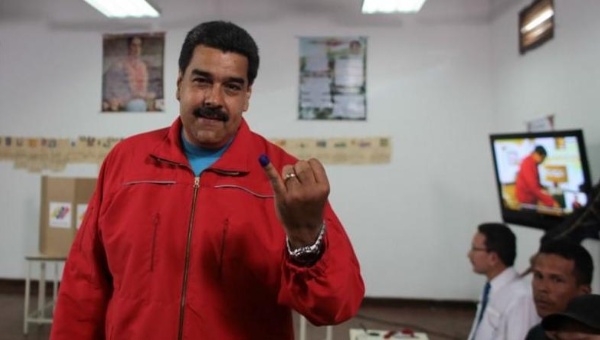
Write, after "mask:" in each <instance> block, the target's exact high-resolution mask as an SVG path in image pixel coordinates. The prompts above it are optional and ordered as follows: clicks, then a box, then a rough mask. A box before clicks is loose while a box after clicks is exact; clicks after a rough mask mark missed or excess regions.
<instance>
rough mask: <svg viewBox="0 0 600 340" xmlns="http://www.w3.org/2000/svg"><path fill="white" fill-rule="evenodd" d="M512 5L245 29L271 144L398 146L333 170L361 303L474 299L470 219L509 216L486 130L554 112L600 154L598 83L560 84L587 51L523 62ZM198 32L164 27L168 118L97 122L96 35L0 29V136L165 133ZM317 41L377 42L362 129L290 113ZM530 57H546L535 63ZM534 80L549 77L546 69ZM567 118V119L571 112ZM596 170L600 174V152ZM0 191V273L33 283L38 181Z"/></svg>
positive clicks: (8, 173) (526, 245)
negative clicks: (476, 16)
mask: <svg viewBox="0 0 600 340" xmlns="http://www.w3.org/2000/svg"><path fill="white" fill-rule="evenodd" d="M564 2H566V0H565V1H557V6H559V7H560V8H559V9H562V7H567V6H565V5H564V4H563V3H564ZM570 2H571V1H570ZM578 2H579V4H578V5H574V7H575V8H580V9H581V8H584V9H585V8H586V7H585V6H592V5H593V2H594V0H589V1H581V0H578ZM593 6H594V7H595V8H597V7H598V5H593ZM514 7H515V8H513V9H511V10H510V11H508V12H507V13H505V14H504V15H503V16H502V17H500V18H498V19H496V20H495V21H494V22H493V23H492V24H491V25H486V24H481V25H476V24H470V25H458V24H445V25H438V26H425V25H420V24H419V23H418V22H409V23H406V24H405V25H403V26H401V27H392V26H352V25H351V24H348V25H343V26H342V25H341V24H338V23H334V22H331V21H329V20H327V19H326V18H319V17H310V18H308V17H299V16H289V17H286V18H280V19H279V20H275V21H270V22H265V23H256V22H254V23H244V22H240V24H242V26H244V27H246V28H247V29H248V30H249V31H250V33H251V34H253V35H254V36H255V38H256V40H257V42H258V44H259V46H260V48H261V55H262V63H261V64H262V66H261V69H260V70H259V76H258V78H257V81H256V84H255V87H254V92H253V98H252V102H251V107H250V111H249V112H248V113H247V116H246V117H247V118H248V120H249V122H250V125H251V126H252V127H253V128H254V129H255V130H256V131H258V132H260V133H262V134H264V135H265V136H267V137H301V136H302V137H304V136H305V137H315V136H319V137H320V136H380V135H389V136H392V137H393V144H394V145H393V147H394V151H393V157H392V162H391V163H390V164H387V165H376V166H372V165H365V166H328V167H327V170H328V174H329V176H330V178H331V183H332V195H331V200H332V203H333V205H334V207H335V209H336V211H337V212H338V214H339V215H340V218H341V219H342V221H343V222H345V225H346V228H347V231H348V233H349V235H350V237H351V239H352V241H353V243H354V246H355V249H356V252H357V253H358V256H359V259H360V261H361V264H362V270H363V276H364V278H365V281H366V284H367V295H369V296H372V297H405V298H428V299H458V300H465V299H475V298H476V297H477V295H478V293H479V289H480V286H481V284H482V282H483V278H482V277H481V276H477V275H474V274H472V273H471V268H470V264H469V262H468V260H467V258H466V252H467V249H468V248H469V246H470V241H471V236H472V234H473V232H474V230H475V227H476V225H477V224H479V223H481V222H483V221H498V220H499V218H500V214H499V211H498V203H497V198H496V188H495V185H494V180H493V170H492V164H491V163H492V160H491V155H490V151H489V145H488V134H489V133H490V132H492V131H501V130H502V131H503V130H506V131H509V130H520V129H522V128H523V122H524V121H525V120H527V119H529V115H531V116H533V117H536V116H539V115H542V114H546V113H548V111H550V112H556V113H557V114H558V117H559V119H558V126H559V127H563V126H564V127H584V128H585V133H586V141H587V142H588V146H589V152H590V153H592V148H593V147H594V145H596V148H598V145H599V144H600V143H599V142H600V135H599V134H600V131H599V130H598V129H596V130H595V132H594V129H593V126H594V125H593V124H595V126H596V127H597V126H598V118H597V117H596V118H592V117H593V116H592V114H591V112H592V110H593V107H594V106H593V103H592V98H593V97H592V90H591V89H593V88H594V87H593V86H592V85H593V84H592V83H591V82H593V81H597V80H586V81H585V85H586V86H589V87H590V90H589V91H588V90H586V89H583V88H582V90H585V91H588V92H586V93H587V94H588V95H589V96H584V95H582V94H581V93H580V92H578V91H576V89H573V88H571V87H569V86H568V85H566V83H565V79H569V80H570V81H571V78H572V77H575V80H576V81H579V80H581V82H584V80H583V79H584V77H585V79H588V77H589V78H593V76H592V75H589V73H591V72H593V71H592V70H591V69H590V70H582V71H580V72H577V74H576V75H575V76H573V75H572V74H571V75H570V74H567V73H566V72H564V68H565V65H562V64H564V63H566V62H567V61H571V60H573V56H570V55H571V54H575V53H577V52H579V51H580V50H583V49H586V50H590V49H593V47H585V46H584V44H583V43H582V42H580V43H579V44H576V45H577V47H576V48H575V47H574V46H573V48H571V45H573V44H574V43H573V42H570V43H567V42H561V40H560V39H563V38H562V37H561V36H565V37H566V36H567V35H565V34H566V33H560V31H559V33H557V38H556V39H555V40H554V41H553V42H552V43H551V45H559V44H562V45H561V46H569V49H568V50H567V52H569V53H566V52H565V53H562V57H561V58H563V59H562V60H561V62H555V61H549V60H554V58H558V57H559V56H556V54H557V52H556V51H555V52H544V49H543V48H542V49H540V50H539V51H536V52H534V53H531V54H530V55H527V56H526V58H520V57H519V56H518V55H517V54H516V53H517V52H516V51H517V45H516V40H515V39H513V38H514V37H515V36H516V33H515V30H516V28H515V25H516V24H515V23H516V19H515V18H516V13H517V12H518V10H519V7H520V6H516V5H515V6H514ZM572 11H573V9H567V10H566V11H565V12H568V13H572ZM590 12H592V11H590ZM565 15H566V14H565ZM573 15H574V14H573V13H572V14H571V16H573ZM590 16H591V14H590ZM557 20H564V21H562V22H559V24H558V25H559V27H563V26H569V25H577V26H578V27H579V23H577V22H575V20H574V19H573V18H570V19H569V21H566V19H562V18H561V17H559V18H557ZM571 21H573V22H571ZM589 21H590V22H589V23H586V24H587V25H588V26H586V27H589V26H590V25H591V27H598V24H596V23H593V22H592V20H591V17H590V18H589ZM583 27H584V26H583V25H581V27H579V28H573V27H570V28H568V29H569V30H574V31H573V32H571V31H568V32H569V35H568V36H572V37H574V38H576V34H575V33H576V32H579V33H583V32H587V30H585V31H584V29H583ZM189 28H191V26H190V27H181V28H179V29H172V30H168V32H167V38H166V39H167V49H166V58H165V64H166V74H165V82H166V92H165V96H166V98H167V103H166V104H167V112H166V113H165V114H149V115H137V114H130V115H128V114H125V115H102V114H98V106H99V103H98V102H99V97H100V83H99V79H100V70H101V33H103V32H68V31H56V30H49V29H48V28H46V27H44V26H37V25H34V24H21V25H17V24H5V25H0V135H22V136H56V137H76V136H78V135H95V136H127V135H130V134H133V133H137V132H141V131H145V130H148V129H153V128H157V127H160V126H164V125H167V124H169V123H170V122H171V121H172V120H173V119H174V118H175V117H176V115H177V108H178V106H177V102H176V101H175V100H174V84H175V78H176V71H177V66H176V63H177V57H178V53H179V47H180V44H181V42H182V40H183V36H184V34H185V32H186V31H187V30H188V29H189ZM559 29H560V28H559ZM562 30H566V28H562ZM594 34H597V33H594ZM313 35H365V36H368V37H369V46H368V90H367V91H368V96H367V100H368V111H369V112H368V121H367V122H306V121H297V120H296V116H297V113H296V106H297V104H296V103H297V80H298V76H297V69H298V66H297V65H298V61H297V56H298V51H297V49H298V48H297V45H298V43H297V40H296V37H298V36H313ZM490 37H492V38H493V44H492V43H491V42H490ZM559 37H560V38H559ZM565 39H566V38H565ZM578 39H579V38H578ZM590 40H591V41H593V39H590ZM596 40H597V39H596ZM567 44H568V45H567ZM551 45H550V46H551ZM552 48H555V47H552ZM562 48H566V47H562ZM592 52H595V54H593V55H592V56H587V57H581V58H582V59H583V60H581V61H579V63H578V64H576V65H574V66H573V68H574V69H575V70H578V69H579V67H580V66H581V63H582V62H583V61H586V62H589V63H590V65H591V60H592V57H597V56H598V52H599V51H597V50H595V51H592ZM544 53H545V54H544ZM534 59H537V60H538V62H537V63H536V62H533V61H529V60H534ZM540 59H541V61H539V60H540ZM492 62H493V63H492ZM525 63H528V64H533V65H534V66H535V65H539V63H546V64H556V67H555V68H554V69H555V70H556V72H560V74H562V75H563V76H562V77H561V78H560V80H562V81H561V82H557V86H560V89H561V90H562V89H563V88H564V89H565V91H567V90H568V94H565V95H564V96H563V97H562V98H558V97H560V96H558V95H557V94H563V93H564V92H563V91H555V92H554V93H553V96H552V98H550V99H552V100H554V101H555V102H554V103H548V101H545V102H543V103H542V102H541V100H539V98H540V96H541V94H540V95H538V97H536V98H538V100H536V101H538V102H540V103H542V104H544V106H540V107H538V106H537V105H539V103H536V101H534V100H530V99H528V97H524V96H525V94H524V93H527V92H529V91H531V92H533V89H534V88H535V86H538V85H540V84H545V83H547V82H550V81H554V79H555V78H558V76H553V77H543V78H541V79H539V80H537V81H536V80H531V79H528V80H526V79H525V78H524V77H523V76H522V72H521V71H520V70H521V69H524V68H525ZM539 68H540V66H537V67H536V69H539ZM573 72H575V71H573ZM596 72H597V71H596ZM520 74H521V75H520ZM530 74H531V75H533V76H535V77H542V74H541V72H537V73H530ZM596 78H597V77H596ZM523 83H524V84H528V83H532V86H530V85H526V86H525V85H523ZM538 83H539V84H538ZM563 83H564V84H563ZM559 84H560V85H559ZM533 85H535V86H533ZM596 88H597V87H596ZM535 93H537V92H535ZM540 93H541V92H540ZM582 96H584V97H583V98H582ZM547 99H548V98H546V100H547ZM574 105H576V107H574ZM567 115H568V117H569V118H567V117H564V118H563V116H567ZM589 125H592V126H591V127H588V126H589ZM594 133H596V135H594ZM591 158H592V157H591ZM596 165H600V163H599V162H598V160H597V159H596ZM595 168H596V170H600V169H598V166H596V167H595ZM96 171H97V167H95V166H91V165H87V166H86V165H82V166H72V167H69V169H68V170H67V171H66V173H65V174H66V175H94V174H95V173H96ZM594 173H595V174H598V173H599V172H598V171H595V172H594ZM0 188H1V189H0V190H1V192H2V194H1V195H0V214H1V215H2V216H3V219H2V223H0V235H2V236H1V237H0V277H3V278H20V277H23V275H24V263H23V256H24V255H26V254H28V253H31V252H34V251H36V249H37V242H38V238H37V224H38V219H39V215H38V214H39V200H40V197H39V174H29V173H27V172H24V171H22V170H15V169H13V168H12V164H11V163H7V162H2V163H0ZM514 229H515V231H517V233H518V236H519V247H520V248H519V249H520V258H519V261H518V262H517V264H518V266H519V269H523V268H524V267H525V263H526V262H527V259H528V257H529V256H530V255H531V253H532V252H533V251H534V250H535V249H536V248H537V243H536V242H537V239H538V238H539V235H538V233H536V232H535V231H532V230H531V229H526V228H517V227H516V228H514ZM521 237H522V238H523V241H522V240H521Z"/></svg>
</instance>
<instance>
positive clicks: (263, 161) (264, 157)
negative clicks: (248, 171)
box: [258, 154, 271, 166]
mask: <svg viewBox="0 0 600 340" xmlns="http://www.w3.org/2000/svg"><path fill="white" fill-rule="evenodd" d="M258 162H259V163H260V165H261V166H267V165H268V164H269V163H271V161H270V160H269V157H268V156H267V155H265V154H262V155H260V157H258Z"/></svg>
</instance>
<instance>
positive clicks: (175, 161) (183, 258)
mask: <svg viewBox="0 0 600 340" xmlns="http://www.w3.org/2000/svg"><path fill="white" fill-rule="evenodd" d="M180 131H181V122H180V120H179V119H177V120H176V121H175V122H174V123H173V125H172V126H171V127H170V128H165V129H161V130H157V131H153V132H148V133H144V134H141V135H138V136H134V137H131V138H128V139H126V140H124V141H122V142H121V143H119V144H117V145H116V146H115V148H114V149H113V150H112V151H111V152H110V154H109V155H108V156H107V158H106V159H105V161H104V164H103V166H102V169H101V171H100V175H99V179H98V186H97V187H96V191H95V193H94V196H93V197H92V199H91V201H90V204H89V206H88V210H87V213H86V217H85V220H84V222H83V224H82V227H81V229H80V230H79V232H78V233H77V237H76V239H75V241H74V243H73V246H72V248H71V252H70V254H69V257H68V260H67V263H66V265H65V270H64V274H63V279H62V283H61V286H60V292H59V297H58V302H57V306H56V310H55V314H54V323H53V325H52V333H51V337H50V338H51V339H53V340H63V339H64V340H74V339H77V340H79V339H110V340H120V339H124V340H135V339H143V340H151V339H160V340H164V339H218V340H226V339H261V340H262V339H293V337H294V335H293V326H292V318H291V310H290V309H295V310H297V311H298V312H300V313H301V314H303V315H305V316H306V317H307V318H308V319H309V320H310V321H311V322H312V323H314V324H316V325H322V324H337V323H340V322H343V321H345V320H347V319H349V318H351V317H352V316H354V315H355V314H356V313H357V311H358V308H359V305H360V303H361V301H362V298H363V295H364V285H363V281H362V278H361V275H360V270H359V264H358V261H357V259H356V256H355V254H354V251H353V249H352V246H351V244H350V242H349V240H348V237H347V235H346V233H345V231H344V229H343V228H342V225H341V224H340V221H339V220H338V218H337V217H336V215H335V214H334V212H333V211H332V209H331V207H330V206H329V204H327V206H326V212H325V223H326V226H327V229H326V234H325V248H324V249H325V250H324V253H323V256H322V258H321V259H320V260H319V261H318V262H317V263H316V264H315V265H313V266H312V267H309V268H303V267H299V266H296V265H294V264H293V263H291V262H290V261H289V260H288V257H287V250H286V248H285V233H284V230H283V227H282V226H281V224H280V222H279V220H278V219H277V218H276V214H275V207H274V200H273V192H272V188H271V185H270V183H269V181H268V179H267V176H266V174H265V173H264V170H263V169H262V168H261V166H260V164H259V162H258V157H259V156H260V155H261V154H263V153H264V154H267V155H268V156H269V158H270V159H271V162H272V163H273V165H274V166H275V167H276V168H277V169H278V170H281V167H282V166H283V165H285V164H293V163H295V159H294V158H293V157H292V156H290V155H289V154H287V153H285V152H284V151H283V150H281V149H280V148H279V147H277V146H275V145H273V144H272V143H270V142H268V141H267V140H265V139H264V138H263V137H261V136H259V135H257V134H255V133H253V132H251V131H250V129H249V128H248V126H247V124H246V122H245V121H242V124H241V126H240V129H239V131H238V134H237V136H236V137H235V139H234V141H233V142H232V144H231V145H230V147H229V149H228V150H227V151H226V152H225V153H224V154H223V156H222V157H221V158H220V159H219V160H218V161H217V162H216V163H215V164H214V165H212V166H211V167H210V168H209V169H207V170H205V171H204V172H203V173H202V175H201V176H200V177H198V178H196V177H194V174H193V171H192V169H191V168H190V166H189V165H188V161H187V159H186V157H185V155H184V153H183V152H182V147H181V141H180Z"/></svg>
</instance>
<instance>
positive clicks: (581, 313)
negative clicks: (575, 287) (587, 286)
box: [542, 294, 600, 340]
mask: <svg viewBox="0 0 600 340" xmlns="http://www.w3.org/2000/svg"><path fill="white" fill-rule="evenodd" d="M542 327H543V328H544V331H546V332H548V333H549V334H550V335H551V337H554V338H555V339H558V340H600V295H594V294H585V295H581V296H578V297H576V298H574V299H573V300H571V302H569V304H568V305H567V309H566V310H565V311H564V312H562V313H554V314H550V315H548V316H546V317H545V318H544V320H542Z"/></svg>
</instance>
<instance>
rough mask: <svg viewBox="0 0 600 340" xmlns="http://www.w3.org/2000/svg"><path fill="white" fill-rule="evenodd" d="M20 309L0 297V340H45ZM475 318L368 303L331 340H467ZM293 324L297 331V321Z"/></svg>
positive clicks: (408, 304)
mask: <svg viewBox="0 0 600 340" xmlns="http://www.w3.org/2000/svg"><path fill="white" fill-rule="evenodd" d="M33 303H34V302H33V301H32V304H33ZM23 305H24V301H23V296H22V295H20V294H16V293H10V294H0V340H20V339H35V340H38V339H39V340H42V339H43V340H45V339H48V336H49V330H50V326H48V325H44V326H36V325H30V327H29V335H28V336H27V337H25V336H24V335H23ZM474 314H475V305H474V304H473V306H471V305H469V304H448V303H439V302H431V303H427V302H422V301H419V302H413V301H393V302H390V301H381V300H369V299H367V300H366V301H365V303H363V306H362V308H361V309H360V311H359V314H358V315H357V316H356V317H355V318H353V319H351V320H349V321H347V322H345V323H343V324H341V325H337V326H334V327H333V339H334V340H348V339H349V331H350V329H351V328H368V329H385V330H401V329H403V328H411V329H413V330H416V331H420V332H425V333H427V335H428V337H429V339H431V340H447V339H466V337H467V335H468V332H469V327H470V325H471V321H472V319H473V316H474ZM294 320H295V321H296V329H298V327H297V326H298V318H297V317H296V318H295V319H294ZM296 334H298V332H296ZM325 336H326V329H325V327H314V326H312V325H310V324H309V325H308V327H307V332H306V339H307V340H323V339H325ZM296 338H297V339H298V336H296ZM83 340H84V339H83ZM211 340H212V339H211ZM274 340H276V339H274Z"/></svg>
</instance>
